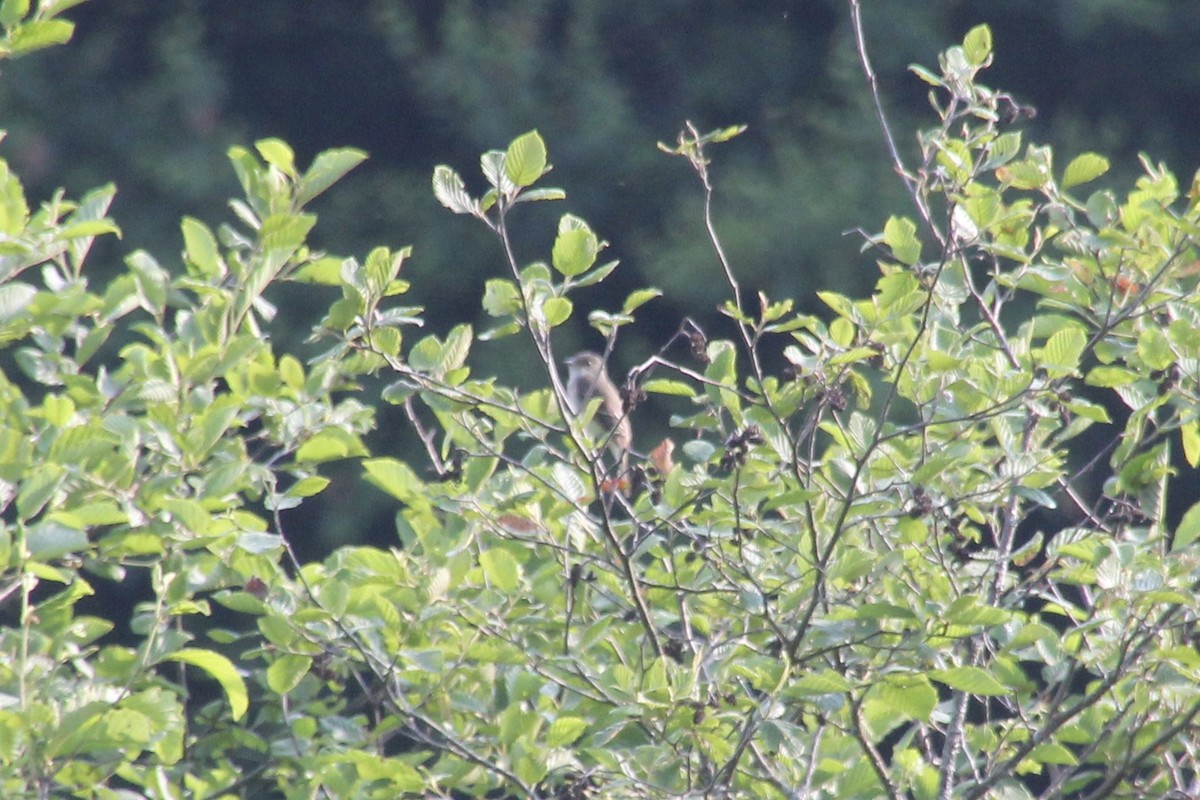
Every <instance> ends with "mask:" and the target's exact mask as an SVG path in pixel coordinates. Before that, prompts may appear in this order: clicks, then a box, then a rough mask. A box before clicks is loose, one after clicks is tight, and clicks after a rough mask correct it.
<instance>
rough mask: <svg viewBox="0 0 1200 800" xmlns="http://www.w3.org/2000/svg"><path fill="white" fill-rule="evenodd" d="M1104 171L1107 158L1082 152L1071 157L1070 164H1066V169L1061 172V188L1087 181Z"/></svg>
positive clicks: (1068, 187)
mask: <svg viewBox="0 0 1200 800" xmlns="http://www.w3.org/2000/svg"><path fill="white" fill-rule="evenodd" d="M1106 172H1108V159H1107V158H1105V157H1104V156H1101V155H1097V154H1095V153H1082V154H1080V155H1077V156H1075V158H1073V159H1071V163H1070V164H1067V169H1066V171H1065V172H1063V179H1062V188H1063V189H1064V190H1065V189H1070V188H1071V187H1072V186H1078V185H1079V184H1081V183H1087V182H1088V181H1092V180H1095V179H1096V178H1099V177H1100V176H1101V175H1103V174H1104V173H1106Z"/></svg>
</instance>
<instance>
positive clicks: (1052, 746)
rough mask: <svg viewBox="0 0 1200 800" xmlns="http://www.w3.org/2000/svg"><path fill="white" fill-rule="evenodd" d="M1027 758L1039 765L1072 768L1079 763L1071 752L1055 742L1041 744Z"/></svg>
mask: <svg viewBox="0 0 1200 800" xmlns="http://www.w3.org/2000/svg"><path fill="white" fill-rule="evenodd" d="M1026 758H1027V759H1029V760H1030V761H1036V762H1038V763H1039V764H1057V765H1059V766H1065V767H1072V766H1075V765H1076V764H1078V763H1079V761H1078V760H1077V759H1076V758H1075V756H1074V754H1073V753H1072V752H1071V751H1070V750H1068V749H1067V748H1065V747H1063V746H1062V745H1061V744H1057V743H1055V742H1045V743H1043V744H1039V745H1038V746H1037V747H1035V748H1033V750H1031V751H1030V753H1029V755H1028V756H1026Z"/></svg>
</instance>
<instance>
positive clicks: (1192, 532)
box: [1171, 503, 1200, 553]
mask: <svg viewBox="0 0 1200 800" xmlns="http://www.w3.org/2000/svg"><path fill="white" fill-rule="evenodd" d="M1197 539H1200V503H1195V504H1193V505H1192V507H1191V508H1189V509H1188V510H1187V512H1186V513H1184V515H1183V519H1181V520H1180V521H1179V527H1178V528H1176V529H1175V537H1174V539H1173V540H1172V541H1171V552H1172V553H1178V552H1179V551H1181V550H1184V549H1185V548H1187V547H1190V546H1191V544H1192V543H1193V542H1195V541H1196V540H1197Z"/></svg>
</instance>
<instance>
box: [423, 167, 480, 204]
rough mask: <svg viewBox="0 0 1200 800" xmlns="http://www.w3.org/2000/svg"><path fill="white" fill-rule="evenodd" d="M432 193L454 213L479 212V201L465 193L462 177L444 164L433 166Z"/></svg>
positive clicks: (465, 188)
mask: <svg viewBox="0 0 1200 800" xmlns="http://www.w3.org/2000/svg"><path fill="white" fill-rule="evenodd" d="M433 195H434V197H436V198H437V199H438V202H439V203H441V204H442V205H444V206H445V207H446V208H448V209H450V210H451V211H453V212H454V213H455V214H478V213H479V203H478V202H477V201H475V200H473V199H472V198H471V195H469V194H467V187H466V184H464V183H463V179H462V177H461V176H459V174H458V173H457V172H455V171H454V170H452V169H450V167H447V166H446V165H444V164H439V165H438V166H436V167H434V168H433Z"/></svg>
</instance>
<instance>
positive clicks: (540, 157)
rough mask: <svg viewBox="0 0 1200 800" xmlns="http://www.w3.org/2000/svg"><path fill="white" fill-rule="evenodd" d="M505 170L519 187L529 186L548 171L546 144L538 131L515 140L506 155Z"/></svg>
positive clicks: (530, 132)
mask: <svg viewBox="0 0 1200 800" xmlns="http://www.w3.org/2000/svg"><path fill="white" fill-rule="evenodd" d="M504 170H505V171H506V172H507V173H508V178H509V180H511V181H512V182H513V183H515V184H516V185H517V186H528V185H530V184H531V183H533V182H534V181H536V180H537V179H538V178H540V177H542V173H544V172H545V171H546V143H545V142H544V141H542V136H541V134H539V133H538V132H537V131H535V130H534V131H529V133H524V134H522V135H520V136H518V137H517V138H516V139H513V141H512V144H510V145H509V146H508V150H507V151H506V152H505V154H504Z"/></svg>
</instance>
